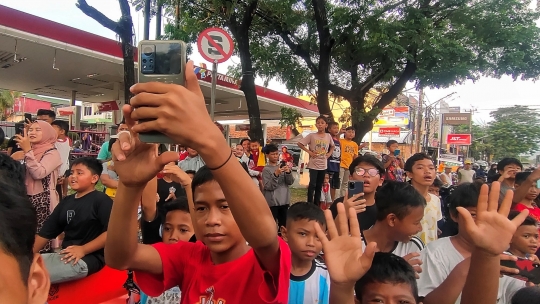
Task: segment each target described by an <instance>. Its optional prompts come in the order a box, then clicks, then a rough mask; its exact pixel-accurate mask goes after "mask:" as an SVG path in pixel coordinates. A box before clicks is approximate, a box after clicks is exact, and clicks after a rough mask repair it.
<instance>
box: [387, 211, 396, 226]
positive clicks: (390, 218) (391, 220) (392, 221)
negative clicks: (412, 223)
mask: <svg viewBox="0 0 540 304" xmlns="http://www.w3.org/2000/svg"><path fill="white" fill-rule="evenodd" d="M396 220H397V216H396V215H395V214H393V213H390V214H388V215H387V216H386V223H387V224H388V226H390V227H394V226H396Z"/></svg>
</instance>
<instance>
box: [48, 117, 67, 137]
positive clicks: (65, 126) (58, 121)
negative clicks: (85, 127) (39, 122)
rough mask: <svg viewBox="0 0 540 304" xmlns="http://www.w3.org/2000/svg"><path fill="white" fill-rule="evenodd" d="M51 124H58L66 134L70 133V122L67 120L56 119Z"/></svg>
mask: <svg viewBox="0 0 540 304" xmlns="http://www.w3.org/2000/svg"><path fill="white" fill-rule="evenodd" d="M51 126H57V127H58V128H60V130H64V133H65V134H66V135H67V134H68V133H69V123H68V122H67V121H63V120H55V121H53V122H52V123H51Z"/></svg>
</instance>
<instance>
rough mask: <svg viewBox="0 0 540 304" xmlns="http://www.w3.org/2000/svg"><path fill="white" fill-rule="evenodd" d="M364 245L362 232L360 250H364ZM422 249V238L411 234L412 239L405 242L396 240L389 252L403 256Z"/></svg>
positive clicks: (365, 244) (364, 239)
mask: <svg viewBox="0 0 540 304" xmlns="http://www.w3.org/2000/svg"><path fill="white" fill-rule="evenodd" d="M366 246H367V243H366V238H365V237H364V234H363V233H362V251H365V250H366ZM423 249H424V243H422V240H420V239H419V238H418V237H416V236H413V237H412V239H411V240H410V241H409V242H407V243H402V242H396V244H395V246H394V249H392V251H391V252H392V253H393V254H395V255H397V256H399V257H404V256H406V255H407V254H409V253H413V252H421V251H422V250H423Z"/></svg>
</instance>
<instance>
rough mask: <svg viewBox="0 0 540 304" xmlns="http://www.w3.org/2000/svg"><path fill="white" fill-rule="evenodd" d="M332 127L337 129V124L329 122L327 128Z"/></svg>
mask: <svg viewBox="0 0 540 304" xmlns="http://www.w3.org/2000/svg"><path fill="white" fill-rule="evenodd" d="M332 126H338V127H339V123H337V122H335V121H331V122H329V123H328V128H330V127H332Z"/></svg>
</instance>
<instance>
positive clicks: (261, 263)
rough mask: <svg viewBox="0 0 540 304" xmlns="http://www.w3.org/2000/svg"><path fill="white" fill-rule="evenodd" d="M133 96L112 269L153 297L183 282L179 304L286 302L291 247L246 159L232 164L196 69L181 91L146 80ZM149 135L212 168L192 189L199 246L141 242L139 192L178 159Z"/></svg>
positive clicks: (120, 161)
mask: <svg viewBox="0 0 540 304" xmlns="http://www.w3.org/2000/svg"><path fill="white" fill-rule="evenodd" d="M131 91H132V92H133V93H134V94H135V97H133V98H132V99H131V105H126V106H124V108H123V111H124V115H125V119H126V123H127V124H128V126H129V128H130V130H129V131H128V132H121V133H120V134H119V138H118V141H117V142H116V143H115V144H114V146H113V149H112V152H113V159H114V162H115V169H116V172H117V173H118V175H119V176H120V181H119V186H118V191H117V194H116V198H115V203H114V205H113V210H112V213H111V220H110V224H109V225H110V226H109V228H110V229H109V231H110V234H109V235H108V238H107V243H106V248H107V249H106V251H105V252H106V253H105V258H106V262H107V264H108V265H109V266H111V267H113V268H117V269H133V270H134V271H135V275H136V277H137V281H138V283H139V286H140V287H141V289H142V291H143V292H145V293H146V294H148V295H150V296H158V295H160V294H161V293H162V292H163V291H165V290H167V289H169V288H171V287H174V286H179V287H180V290H181V291H182V300H181V303H196V302H201V303H202V302H204V303H207V302H213V301H217V300H218V299H219V300H220V301H222V302H224V303H225V302H227V303H229V302H230V303H286V302H287V296H288V289H289V275H290V270H291V266H290V265H291V255H290V251H289V248H288V246H287V245H286V243H285V242H284V241H283V240H281V239H279V238H278V236H277V230H276V229H275V227H276V226H275V221H274V218H273V217H272V214H271V212H270V209H269V207H268V204H267V203H266V201H265V199H264V197H263V195H262V193H261V192H260V190H259V189H258V188H257V187H256V185H254V184H253V182H252V181H251V179H250V177H249V175H247V174H245V171H244V169H243V168H242V166H241V165H240V162H238V161H236V160H234V159H233V160H231V159H232V151H231V149H230V148H229V146H228V144H227V142H226V141H225V139H224V138H223V135H222V134H221V132H220V130H219V129H218V128H217V127H216V126H215V125H214V123H213V121H212V120H211V119H210V116H209V115H208V112H207V110H206V106H205V103H204V97H203V94H202V92H201V89H200V87H199V84H198V80H197V77H196V76H195V74H194V72H193V63H192V62H189V63H188V64H187V66H186V86H185V87H182V86H178V85H172V84H163V83H140V84H136V85H135V86H133V87H132V89H131ZM133 109H136V110H133ZM136 121H138V123H135V122H136ZM200 130H205V131H206V134H205V136H200ZM149 131H158V132H161V133H163V134H165V135H166V136H168V137H169V138H171V139H172V140H173V141H174V142H176V143H180V144H182V145H186V146H189V147H192V148H193V149H195V150H197V151H198V152H199V154H200V155H201V157H202V158H203V159H204V161H205V162H206V165H207V166H208V167H206V166H205V167H203V168H201V169H200V170H199V171H198V172H197V173H196V174H195V177H194V178H193V182H192V187H191V188H192V191H193V203H194V209H193V211H192V219H193V225H194V229H195V234H196V235H197V239H198V240H201V242H197V243H186V242H178V243H176V244H160V243H158V244H155V245H153V246H149V245H144V244H139V243H137V208H138V203H139V202H140V200H141V196H142V192H143V189H144V187H145V185H146V184H147V182H148V181H150V180H151V179H153V178H154V176H156V174H157V173H158V172H159V171H161V170H162V169H163V166H164V165H165V164H167V163H169V162H171V161H175V160H176V159H177V158H178V155H177V154H176V153H175V152H164V153H162V154H161V155H158V153H157V149H156V145H150V144H144V143H142V142H141V141H140V140H139V137H138V133H139V132H149ZM224 151H225V153H224ZM238 185H242V191H238ZM246 242H247V243H249V246H248V245H247V243H246ZM231 282H234V285H235V286H234V287H235V288H231Z"/></svg>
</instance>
